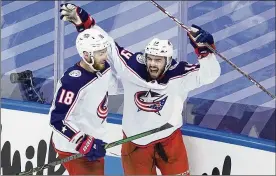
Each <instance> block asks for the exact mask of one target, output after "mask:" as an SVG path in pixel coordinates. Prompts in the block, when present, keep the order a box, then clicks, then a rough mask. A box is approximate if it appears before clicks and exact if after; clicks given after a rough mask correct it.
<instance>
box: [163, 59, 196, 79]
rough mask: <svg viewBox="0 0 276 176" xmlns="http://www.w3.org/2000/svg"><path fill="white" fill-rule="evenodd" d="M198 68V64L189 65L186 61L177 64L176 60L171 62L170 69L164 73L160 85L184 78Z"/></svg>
mask: <svg viewBox="0 0 276 176" xmlns="http://www.w3.org/2000/svg"><path fill="white" fill-rule="evenodd" d="M199 67H200V66H199V64H189V63H188V62H186V61H180V62H177V61H176V60H172V64H171V66H170V68H169V69H168V71H167V72H166V73H165V76H164V77H163V78H162V83H164V84H166V83H168V81H169V80H171V79H176V78H181V77H183V76H186V75H188V74H189V73H191V72H193V71H197V70H198V69H199Z"/></svg>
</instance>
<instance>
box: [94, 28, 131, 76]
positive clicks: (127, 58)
mask: <svg viewBox="0 0 276 176" xmlns="http://www.w3.org/2000/svg"><path fill="white" fill-rule="evenodd" d="M93 28H96V29H98V30H100V31H102V33H104V34H105V35H106V36H108V39H109V42H110V50H109V53H108V54H109V57H108V61H109V63H110V64H111V65H112V66H113V67H114V69H115V71H116V72H117V74H119V75H120V76H126V75H129V73H128V72H129V71H130V70H132V69H133V67H135V64H136V59H135V57H132V56H134V55H135V54H134V53H132V52H130V51H128V50H127V49H125V48H124V47H122V46H120V45H119V44H118V43H117V42H115V41H114V39H113V38H112V37H110V36H109V35H108V34H107V33H106V32H105V31H104V30H103V29H102V28H101V27H100V26H98V25H94V26H93Z"/></svg>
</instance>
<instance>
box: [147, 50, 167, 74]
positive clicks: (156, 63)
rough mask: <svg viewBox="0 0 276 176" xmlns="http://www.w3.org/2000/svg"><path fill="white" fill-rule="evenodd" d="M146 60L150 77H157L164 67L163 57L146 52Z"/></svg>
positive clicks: (164, 60)
mask: <svg viewBox="0 0 276 176" xmlns="http://www.w3.org/2000/svg"><path fill="white" fill-rule="evenodd" d="M146 62H147V63H146V64H147V69H148V72H149V75H150V77H151V79H157V78H158V77H159V76H160V75H161V74H162V73H163V71H164V69H165V65H166V59H165V57H163V56H154V55H151V54H147V58H146Z"/></svg>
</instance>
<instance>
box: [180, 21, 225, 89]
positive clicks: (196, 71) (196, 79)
mask: <svg viewBox="0 0 276 176" xmlns="http://www.w3.org/2000/svg"><path fill="white" fill-rule="evenodd" d="M192 27H194V28H197V29H198V30H199V31H198V32H197V33H196V37H195V38H196V41H193V40H192V39H190V43H191V45H192V46H193V47H194V49H195V53H196V55H197V56H198V61H199V63H198V64H189V63H186V64H185V74H184V75H185V76H184V77H183V84H184V85H185V86H184V88H185V89H187V90H188V91H190V90H193V89H195V88H198V87H200V86H203V85H206V84H210V83H213V82H214V81H215V80H216V79H217V78H218V77H219V76H220V72H221V68H220V64H219V62H218V61H217V59H216V56H215V54H214V53H212V51H210V50H209V49H208V48H207V47H205V46H202V47H199V46H198V45H197V43H208V44H210V45H211V46H212V47H213V48H215V45H214V39H213V36H212V35H211V34H210V33H208V32H207V31H204V30H203V29H201V28H200V27H198V26H196V25H192Z"/></svg>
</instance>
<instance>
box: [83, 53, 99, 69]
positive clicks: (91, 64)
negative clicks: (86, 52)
mask: <svg viewBox="0 0 276 176" xmlns="http://www.w3.org/2000/svg"><path fill="white" fill-rule="evenodd" d="M90 59H91V62H92V63H88V62H87V61H86V59H84V58H82V60H83V61H84V62H85V63H86V64H87V65H88V66H89V67H90V68H91V70H93V71H94V72H98V71H99V70H97V69H95V68H94V67H93V65H94V57H93V56H90Z"/></svg>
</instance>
